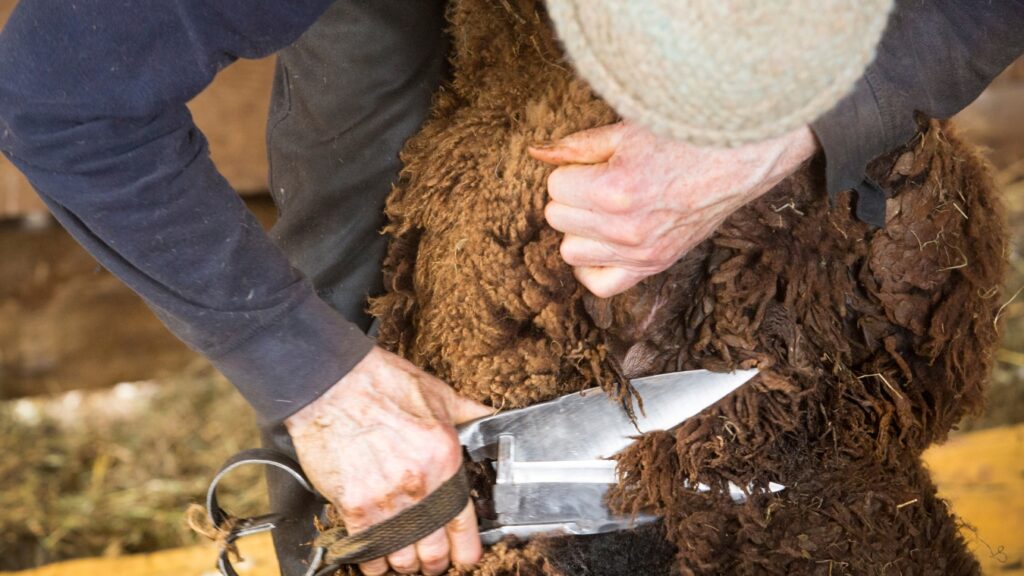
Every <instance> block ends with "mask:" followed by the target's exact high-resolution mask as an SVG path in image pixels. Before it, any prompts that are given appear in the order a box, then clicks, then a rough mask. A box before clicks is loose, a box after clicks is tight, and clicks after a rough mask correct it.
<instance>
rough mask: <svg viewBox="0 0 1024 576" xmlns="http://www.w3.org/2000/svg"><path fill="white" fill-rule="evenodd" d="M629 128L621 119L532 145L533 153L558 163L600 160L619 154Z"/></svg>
mask: <svg viewBox="0 0 1024 576" xmlns="http://www.w3.org/2000/svg"><path fill="white" fill-rule="evenodd" d="M625 130H626V127H625V125H623V124H622V123H621V122H618V123H616V124H609V125H607V126H601V127H600V128H592V129H590V130H584V131H582V132H576V133H575V134H570V135H568V136H566V137H565V138H562V139H561V140H558V141H557V142H555V143H553V144H551V145H548V146H530V156H533V157H534V158H535V159H537V160H540V161H541V162H546V163H548V164H554V165H556V166H563V165H565V164H600V163H602V162H607V161H608V159H609V158H611V157H612V155H613V154H615V151H616V150H617V149H618V148H619V144H620V143H621V142H622V136H623V134H624V133H625Z"/></svg>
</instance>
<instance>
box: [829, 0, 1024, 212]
mask: <svg viewBox="0 0 1024 576" xmlns="http://www.w3.org/2000/svg"><path fill="white" fill-rule="evenodd" d="M1022 31H1024V1H1022V0H997V1H986V2H962V1H960V0H896V7H895V9H894V11H893V14H892V16H891V17H890V20H889V25H888V28H887V29H886V31H885V34H884V35H883V37H882V40H881V42H880V43H879V46H878V53H877V56H876V57H875V61H874V62H873V63H872V64H871V65H870V66H869V67H868V69H867V71H866V72H865V74H864V76H863V77H862V78H861V79H860V80H859V81H858V83H857V84H856V86H855V87H854V89H853V91H852V92H851V93H850V94H849V95H848V96H847V97H846V98H845V99H843V100H842V101H841V102H840V103H839V104H838V105H836V107H834V108H833V109H832V110H831V111H829V112H827V113H826V114H825V115H824V116H822V117H821V118H819V119H818V120H816V121H815V122H813V123H812V125H811V128H812V129H813V130H814V132H815V134H816V135H817V137H818V141H819V142H820V143H821V146H822V149H823V150H824V152H825V161H826V178H827V185H828V191H829V194H830V195H831V196H833V197H834V196H835V195H836V194H838V193H839V192H841V191H843V190H849V189H854V190H856V191H857V193H858V200H857V217H858V218H860V219H861V220H864V221H866V222H869V223H871V224H874V225H876V226H882V225H883V224H884V223H885V197H884V191H883V190H881V188H879V186H878V185H877V184H876V183H874V182H872V181H870V179H868V178H866V176H865V168H866V167H867V165H868V163H869V162H870V161H871V160H873V159H874V158H876V157H877V156H879V155H881V154H884V153H886V152H888V151H890V150H892V149H894V148H896V147H898V146H900V145H902V144H905V143H906V142H907V141H908V140H909V139H910V138H911V137H913V135H914V134H915V132H916V122H915V119H914V115H915V112H921V113H923V114H925V115H927V116H930V117H933V118H948V117H950V116H952V115H954V114H956V113H957V112H959V111H960V110H962V109H963V108H964V107H966V106H967V105H968V104H970V103H971V102H972V101H973V100H974V99H975V98H977V97H978V95H979V94H981V91H982V90H984V89H985V87H986V86H987V85H988V83H989V82H991V81H992V79H994V78H995V77H996V76H997V75H998V74H999V73H1000V72H1001V71H1002V70H1003V69H1005V68H1006V67H1007V66H1008V65H1009V64H1010V63H1012V62H1013V60H1014V59H1016V58H1017V57H1018V56H1019V55H1020V54H1021V53H1022V52H1024V32H1022Z"/></svg>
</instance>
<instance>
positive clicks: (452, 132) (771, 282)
mask: <svg viewBox="0 0 1024 576" xmlns="http://www.w3.org/2000/svg"><path fill="white" fill-rule="evenodd" d="M449 18H450V21H451V35H452V39H453V54H452V64H453V77H452V79H451V82H450V83H449V84H448V85H446V86H445V87H444V89H443V90H442V91H441V93H440V94H439V95H438V97H437V100H436V104H435V107H434V112H433V116H432V118H431V119H430V120H429V121H428V122H427V124H426V125H425V126H424V127H423V129H422V130H421V131H420V133H419V134H418V135H417V136H415V137H414V138H412V139H411V140H410V141H409V143H408V144H407V146H406V149H405V151H404V153H403V160H404V162H405V169H404V171H403V173H402V176H401V180H400V182H399V183H398V185H397V186H396V188H395V190H394V192H393V194H392V195H391V198H390V199H389V201H388V205H387V214H388V217H389V224H388V227H387V232H388V233H389V234H390V235H391V237H392V239H391V245H390V248H389V252H388V256H387V260H386V262H385V282H386V287H387V290H388V291H387V293H386V294H385V295H384V296H382V297H380V298H378V299H376V300H375V301H374V302H373V303H372V311H373V313H374V314H375V315H377V316H378V317H379V318H380V320H381V331H380V342H381V343H382V344H383V345H385V346H386V347H388V348H390V349H392V350H394V351H396V352H398V353H399V354H401V355H403V356H405V357H407V358H409V359H410V360H412V361H413V362H415V363H416V364H418V365H419V366H421V367H423V368H425V369H427V370H429V371H430V372H432V373H434V374H436V375H437V376H439V377H440V378H442V379H444V380H445V381H447V382H449V383H451V385H452V386H454V387H455V388H456V389H457V390H458V391H459V393H461V394H464V395H466V396H468V397H471V398H475V399H478V400H481V401H483V402H486V403H488V404H490V405H492V406H495V407H498V408H504V409H510V408H518V407H521V406H526V405H529V404H532V403H536V402H540V401H544V400H549V399H551V398H554V397H557V396H559V395H562V394H565V393H569V392H573V391H576V390H579V389H582V388H586V387H591V386H601V387H603V388H605V389H606V390H609V391H611V392H613V393H615V394H616V395H617V397H619V398H622V399H628V398H629V396H630V390H629V389H628V385H627V378H630V377H635V376H641V375H645V374H652V373H659V372H665V371H673V370H683V369H695V368H707V369H711V370H728V369H732V368H735V367H750V366H756V367H758V368H760V369H761V374H760V375H759V376H758V377H757V378H756V379H754V380H753V381H752V382H751V383H750V384H748V385H747V386H745V387H744V388H743V389H741V390H740V391H738V392H737V393H735V394H733V395H731V396H729V397H727V398H725V399H724V400H723V401H721V402H719V403H718V404H716V405H715V406H714V407H712V408H711V409H710V410H708V411H707V412H706V413H704V414H701V415H699V416H697V417H694V418H691V419H690V420H688V421H687V422H685V423H684V424H683V425H681V426H680V427H678V428H677V429H676V430H672V431H669V432H663V433H656V434H649V435H647V436H645V437H643V438H642V439H641V440H640V441H639V442H637V444H636V445H635V446H633V447H632V448H631V449H629V450H628V451H627V452H626V453H625V454H623V455H622V456H621V457H620V459H619V468H620V473H621V474H622V476H621V477H622V478H623V481H622V482H620V485H619V486H618V487H617V488H616V489H615V490H614V491H613V494H612V496H611V504H612V505H614V506H615V507H616V508H618V509H620V510H624V511H633V510H640V509H645V510H653V511H655V512H657V513H659V514H661V515H663V517H664V519H663V521H662V523H661V524H659V525H658V526H655V527H650V528H646V529H643V530H638V531H636V532H634V533H624V534H619V535H612V536H602V537H592V538H578V539H566V538H542V539H538V540H535V541H532V542H531V543H530V544H529V545H526V546H522V545H518V544H516V543H503V544H500V545H498V546H495V547H493V548H491V549H490V550H489V551H487V552H486V553H485V558H484V560H483V562H482V564H481V565H480V566H479V567H478V568H476V569H475V570H474V571H469V570H467V571H465V572H466V573H477V574H486V575H491V574H495V575H496V574H517V575H530V574H545V575H563V574H564V575H570V574H823V575H824V574H835V575H838V574H900V573H902V574H977V573H978V567H977V564H976V562H975V560H974V559H973V557H971V555H970V554H969V552H968V551H967V549H966V547H965V544H964V541H963V538H962V537H961V535H960V532H959V524H958V520H957V519H956V518H955V517H954V516H953V515H952V514H951V513H950V511H949V510H948V509H947V506H946V504H945V503H944V502H943V501H942V500H940V499H939V498H938V497H937V496H936V493H935V488H934V486H933V485H932V483H931V481H930V479H929V477H928V473H927V471H926V470H925V469H924V468H923V467H922V465H921V463H920V455H921V452H922V451H923V450H924V449H925V448H927V447H928V446H929V445H930V444H932V443H935V442H941V441H943V440H944V439H945V438H946V435H947V434H948V432H949V431H950V430H951V429H952V428H953V426H954V425H955V424H956V423H957V422H958V421H959V420H960V418H961V417H962V416H964V415H965V414H968V413H971V412H975V411H977V410H978V409H979V408H980V407H981V404H982V401H983V391H984V383H985V381H986V378H987V375H988V370H989V367H990V364H991V361H992V353H993V350H994V346H995V344H996V341H997V332H996V326H995V324H994V321H995V312H996V309H997V308H998V306H999V303H1000V298H999V296H998V294H999V287H1000V286H1001V282H1002V274H1003V268H1004V262H1003V254H1004V251H1005V246H1006V238H1005V230H1004V225H1003V222H1002V218H1001V209H1000V206H999V203H998V201H997V199H996V198H995V196H994V193H993V189H992V186H991V184H990V182H989V179H988V177H987V175H986V174H985V171H984V169H983V166H982V164H981V162H980V161H979V160H978V157H977V156H976V155H975V154H974V152H973V151H972V150H971V149H970V148H969V147H967V146H966V145H964V144H963V143H961V142H960V141H959V140H958V139H957V138H956V136H955V135H954V134H953V133H952V132H951V130H950V129H949V128H948V127H946V126H943V125H940V124H938V123H935V122H927V121H922V123H921V125H920V127H921V130H920V132H919V134H918V136H917V137H916V138H915V139H914V140H912V141H911V142H909V143H908V144H907V145H906V146H905V147H904V148H903V149H901V150H897V151H895V152H894V153H892V154H890V155H888V156H886V157H883V158H880V159H879V160H877V161H876V162H875V163H874V164H873V165H872V166H871V167H870V175H871V176H872V177H873V178H874V179H875V180H876V181H878V182H880V183H882V184H883V185H884V187H885V188H886V189H888V190H892V191H893V197H892V198H891V199H890V200H889V201H888V222H887V225H886V227H885V228H884V229H870V228H869V227H868V226H867V225H865V224H863V223H860V222H858V221H857V220H856V219H855V218H854V217H853V215H852V213H853V210H852V206H851V204H852V201H851V199H850V198H849V196H847V195H841V196H840V198H839V201H838V202H837V204H836V205H835V206H833V207H830V206H829V202H828V199H827V195H826V194H825V188H824V178H823V165H822V160H821V159H816V160H814V161H812V162H810V163H808V165H806V166H805V167H803V168H802V169H801V170H799V171H798V172H797V173H795V174H794V175H792V176H791V177H790V178H788V179H787V180H786V181H784V182H783V183H781V184H780V185H779V186H777V187H776V188H775V189H774V190H772V191H771V192H769V193H768V194H766V195H765V196H763V197H762V198H761V199H759V200H758V201H756V202H754V203H752V204H750V205H749V206H747V207H745V208H743V209H741V210H740V211H738V212H737V213H735V214H734V215H733V216H732V217H730V218H729V219H728V220H727V221H726V222H725V223H724V224H723V225H722V226H721V227H720V228H719V230H717V231H716V232H715V233H714V235H713V236H712V237H711V238H709V239H708V240H707V241H705V242H703V243H702V244H701V245H699V246H698V247H697V248H695V249H694V250H693V251H691V252H690V253H689V254H688V255H687V256H686V257H684V258H683V259H682V260H681V261H680V262H678V263H677V264H676V265H675V266H673V267H672V268H671V269H669V270H667V271H666V272H664V273H662V274H659V275H657V276H654V277H652V278H650V279H648V280H646V281H645V282H643V283H642V284H641V285H639V286H637V287H636V288H634V289H632V290H630V291H629V292H627V293H625V294H623V295H620V296H618V297H615V298H613V299H610V300H599V299H596V298H593V297H592V296H589V295H588V294H587V293H586V291H585V290H583V289H582V288H581V287H580V286H579V285H578V284H577V282H576V281H575V279H574V278H573V275H572V272H571V270H570V269H569V268H568V267H567V266H566V265H565V264H564V263H563V262H562V261H561V259H560V258H559V256H558V243H559V240H560V237H559V234H558V233H556V232H555V231H554V230H552V229H550V228H549V227H548V226H546V224H545V223H544V219H543V208H544V205H545V203H546V201H547V198H546V192H545V182H546V177H547V175H548V174H549V173H550V168H549V167H547V166H545V165H543V164H541V163H539V162H537V161H534V160H532V159H531V158H530V157H529V156H528V154H527V153H526V149H527V146H529V145H530V144H534V143H541V142H546V141H550V140H553V139H556V138H559V137H561V136H565V135H567V134H570V133H572V132H575V131H578V130H582V129H586V128H592V127H596V126H600V125H604V124H608V123H610V122H614V121H615V120H616V119H617V118H616V114H615V113H614V111H613V110H611V109H610V108H609V107H608V106H607V105H606V104H605V103H604V102H602V101H601V100H600V99H598V98H597V97H596V96H595V95H594V93H593V92H592V91H591V90H590V89H589V88H588V86H587V85H586V84H585V83H584V82H583V81H581V80H580V79H579V78H577V77H576V76H575V75H574V74H573V72H572V70H571V69H570V67H569V65H568V63H567V62H566V61H565V59H564V58H563V55H562V53H561V52H560V50H559V47H558V44H557V42H556V41H555V39H554V37H553V35H552V32H551V29H550V26H549V24H548V22H547V20H546V16H545V14H544V11H543V7H542V5H540V4H539V3H537V2H536V1H535V0H501V1H491V0H454V1H453V2H452V3H451V5H450V8H449ZM697 481H699V482H703V483H706V484H708V485H710V486H712V488H713V489H712V491H711V492H709V493H702V494H697V493H694V492H692V491H689V490H687V489H685V488H684V487H683V486H684V483H686V482H690V483H692V482H697ZM729 481H731V482H734V483H735V484H737V485H739V486H752V487H753V488H752V493H751V495H750V497H749V499H748V500H747V501H746V502H745V503H744V504H735V503H733V502H732V501H731V499H730V498H729V497H728V495H727V493H726V491H725V487H726V483H727V482H729ZM768 482H779V483H781V484H784V485H785V486H787V489H786V490H785V491H783V492H780V493H777V494H769V493H766V492H765V490H764V488H765V486H766V485H767V483H768ZM455 572H456V573H462V572H461V571H459V570H455Z"/></svg>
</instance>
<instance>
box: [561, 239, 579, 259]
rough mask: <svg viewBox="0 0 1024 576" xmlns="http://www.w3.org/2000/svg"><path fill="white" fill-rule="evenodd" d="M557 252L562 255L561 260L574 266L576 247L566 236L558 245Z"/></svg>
mask: <svg viewBox="0 0 1024 576" xmlns="http://www.w3.org/2000/svg"><path fill="white" fill-rule="evenodd" d="M558 253H559V254H560V255H561V256H562V260H564V261H565V263H566V264H568V265H570V266H575V265H576V264H577V262H576V249H575V248H574V247H573V244H572V242H570V241H569V239H568V238H565V239H563V240H562V243H561V244H559V245H558Z"/></svg>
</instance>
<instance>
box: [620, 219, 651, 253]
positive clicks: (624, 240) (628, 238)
mask: <svg viewBox="0 0 1024 576" xmlns="http://www.w3.org/2000/svg"><path fill="white" fill-rule="evenodd" d="M645 230H646V229H645V227H644V226H643V225H641V224H638V223H632V222H631V223H627V224H623V225H622V226H619V227H618V228H617V231H616V239H617V240H618V241H619V243H620V244H623V245H625V246H630V247H634V248H635V247H638V246H642V245H643V243H644V241H645V240H646V239H647V234H646V232H645Z"/></svg>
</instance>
